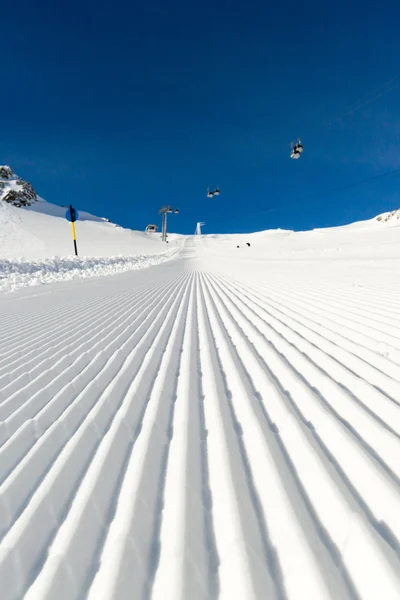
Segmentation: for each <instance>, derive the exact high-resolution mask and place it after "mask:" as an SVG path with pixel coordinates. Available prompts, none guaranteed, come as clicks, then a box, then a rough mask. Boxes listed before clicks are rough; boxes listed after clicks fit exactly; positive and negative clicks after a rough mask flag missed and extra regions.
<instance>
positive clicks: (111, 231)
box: [0, 200, 175, 260]
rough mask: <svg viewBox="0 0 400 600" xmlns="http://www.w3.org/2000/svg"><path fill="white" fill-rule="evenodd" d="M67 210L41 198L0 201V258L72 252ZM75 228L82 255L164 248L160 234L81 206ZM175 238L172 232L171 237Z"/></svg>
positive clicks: (141, 252) (133, 253) (127, 253)
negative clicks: (22, 204)
mask: <svg viewBox="0 0 400 600" xmlns="http://www.w3.org/2000/svg"><path fill="white" fill-rule="evenodd" d="M66 211H67V208H66V207H60V206H56V205H54V204H50V203H48V202H45V201H44V200H41V201H39V202H37V203H35V204H33V205H32V206H30V207H29V208H17V207H15V206H11V205H8V204H7V203H5V202H1V201H0V259H1V258H25V259H31V260H32V259H38V258H49V257H67V256H71V255H74V246H73V241H72V235H71V224H70V223H69V222H68V221H67V219H66V218H65V213H66ZM75 230H76V237H77V244H78V253H79V256H82V257H102V258H104V257H115V256H136V255H146V256H148V255H154V254H162V253H164V252H165V251H166V244H165V243H163V242H161V234H154V233H150V234H149V233H145V232H140V231H133V230H131V229H124V228H122V227H119V226H118V225H115V224H114V223H108V222H106V221H105V220H104V219H103V218H100V217H96V216H94V215H91V214H89V213H86V212H84V211H80V210H79V220H78V221H77V222H76V223H75ZM174 239H175V238H174V237H173V236H171V238H170V241H171V242H172V241H173V240H174ZM167 248H168V247H167Z"/></svg>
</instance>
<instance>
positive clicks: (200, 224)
mask: <svg viewBox="0 0 400 600" xmlns="http://www.w3.org/2000/svg"><path fill="white" fill-rule="evenodd" d="M202 225H205V223H201V222H199V223H197V225H196V232H195V235H199V236H200V235H201V226H202Z"/></svg>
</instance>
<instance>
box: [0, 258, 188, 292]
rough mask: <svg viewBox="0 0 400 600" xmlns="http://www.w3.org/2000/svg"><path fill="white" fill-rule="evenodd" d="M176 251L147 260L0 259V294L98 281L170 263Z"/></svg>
mask: <svg viewBox="0 0 400 600" xmlns="http://www.w3.org/2000/svg"><path fill="white" fill-rule="evenodd" d="M177 253H178V250H173V251H170V252H165V253H164V254H156V255H149V256H143V255H139V256H112V257H99V258H79V257H71V258H68V257H64V258H61V257H55V258H47V259H37V260H25V259H22V258H21V259H2V260H1V259H0V291H1V292H13V291H15V290H17V289H19V288H21V287H26V286H33V285H42V284H47V283H53V282H56V281H70V280H71V279H78V278H79V279H82V278H88V277H102V276H105V275H114V274H116V273H124V272H125V271H133V270H136V269H144V268H147V267H149V266H153V265H158V264H161V263H163V262H165V261H166V260H171V259H172V258H173V257H174V256H175V255H176V254H177Z"/></svg>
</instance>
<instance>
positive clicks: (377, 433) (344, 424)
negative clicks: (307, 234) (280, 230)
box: [0, 251, 400, 600]
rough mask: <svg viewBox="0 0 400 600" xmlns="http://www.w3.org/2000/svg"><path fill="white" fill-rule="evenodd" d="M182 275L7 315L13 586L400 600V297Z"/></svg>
mask: <svg viewBox="0 0 400 600" xmlns="http://www.w3.org/2000/svg"><path fill="white" fill-rule="evenodd" d="M193 252H194V251H193ZM170 268H171V273H170V275H169V276H168V277H162V278H161V277H160V278H158V279H157V278H156V277H155V278H153V280H152V281H149V282H148V283H147V284H146V285H144V286H141V287H139V288H137V287H136V288H132V289H129V287H126V288H125V289H124V290H122V289H121V290H119V291H118V293H115V294H112V293H111V292H110V291H107V294H106V293H104V294H100V295H99V294H98V292H97V293H96V294H94V293H93V295H90V294H89V293H87V295H86V296H85V297H83V298H82V299H81V300H80V302H79V303H78V305H77V306H75V308H74V318H73V320H72V322H71V320H70V319H68V318H67V316H68V315H65V314H64V313H63V311H62V310H61V309H60V307H59V306H54V307H53V309H52V310H49V309H48V307H47V308H46V310H45V309H44V308H43V311H42V313H40V314H37V315H36V319H35V321H33V320H32V319H31V318H30V314H29V308H28V307H25V309H24V310H22V309H21V321H20V323H19V324H18V326H15V322H13V321H12V319H10V320H9V321H7V320H5V321H4V322H3V323H2V331H1V337H0V356H1V360H0V389H1V390H2V396H1V401H0V419H1V421H2V424H1V430H0V432H1V441H0V443H1V447H0V464H1V473H0V474H1V479H0V519H1V521H0V536H1V553H0V580H1V582H2V600H11V599H13V600H14V599H16V598H26V600H38V599H40V600H42V599H46V600H53V599H54V598H57V600H59V599H60V600H61V599H66V600H67V599H68V600H73V599H81V598H88V600H98V599H99V598H101V599H102V600H114V599H117V598H118V600H120V599H121V600H123V599H125V598H126V599H128V598H129V599H130V600H132V599H133V600H188V599H190V600H206V599H220V600H232V599H233V600H235V599H237V600H260V599H264V598H272V599H277V600H286V599H287V600H304V599H307V600H324V599H327V600H328V599H329V600H338V599H340V600H355V599H357V600H358V599H362V600H376V599H377V598H382V599H385V600H398V599H399V598H400V460H399V459H400V320H399V318H398V315H399V311H398V309H399V307H400V306H399V305H400V301H399V296H396V294H395V293H393V295H392V296H391V297H390V296H389V297H388V295H387V294H384V293H383V292H382V293H381V294H380V293H379V291H377V292H376V294H370V295H365V293H361V292H360V291H359V290H358V289H357V288H354V289H347V292H345V291H344V290H343V289H341V290H340V293H337V294H336V295H335V291H334V288H332V289H324V288H323V287H322V288H321V287H320V288H317V287H316V288H315V289H313V288H312V287H308V288H307V289H305V288H304V287H300V286H299V288H298V289H296V286H295V285H294V286H293V290H292V293H290V294H289V293H286V292H285V291H284V290H283V291H282V290H280V289H278V288H277V287H276V286H274V284H273V283H272V284H271V283H269V284H267V283H263V281H259V282H257V283H253V284H251V283H245V282H243V281H241V280H240V279H237V278H232V277H229V276H227V275H224V274H221V273H219V272H216V271H212V270H208V271H204V270H196V269H194V268H192V269H189V268H187V269H180V270H179V269H176V270H173V267H172V266H170ZM21 302H22V304H23V301H21ZM24 311H25V312H24ZM377 344H379V348H384V349H385V351H384V352H381V353H377V352H376V345H377Z"/></svg>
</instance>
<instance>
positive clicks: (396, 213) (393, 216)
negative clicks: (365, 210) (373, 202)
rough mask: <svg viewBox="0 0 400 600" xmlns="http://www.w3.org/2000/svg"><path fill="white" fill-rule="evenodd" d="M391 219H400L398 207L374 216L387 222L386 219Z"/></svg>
mask: <svg viewBox="0 0 400 600" xmlns="http://www.w3.org/2000/svg"><path fill="white" fill-rule="evenodd" d="M393 219H400V208H397V209H396V210H392V211H391V212H388V213H384V214H383V215H379V216H378V217H376V220H377V221H383V222H384V223H387V221H391V220H393Z"/></svg>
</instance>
